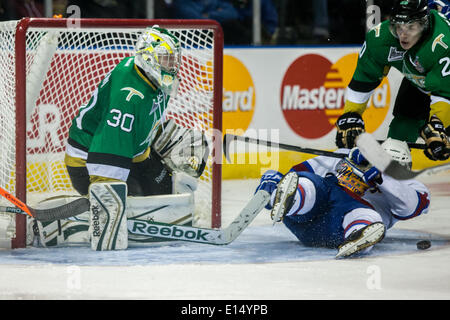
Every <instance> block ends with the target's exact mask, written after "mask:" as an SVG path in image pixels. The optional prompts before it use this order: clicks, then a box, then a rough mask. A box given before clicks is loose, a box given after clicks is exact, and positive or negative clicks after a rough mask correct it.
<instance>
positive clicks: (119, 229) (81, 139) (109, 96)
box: [29, 26, 209, 251]
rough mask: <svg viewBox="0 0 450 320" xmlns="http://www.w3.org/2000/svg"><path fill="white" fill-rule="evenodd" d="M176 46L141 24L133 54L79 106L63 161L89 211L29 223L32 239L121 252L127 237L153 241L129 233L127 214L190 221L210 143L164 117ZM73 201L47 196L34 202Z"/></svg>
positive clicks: (173, 75) (145, 218)
mask: <svg viewBox="0 0 450 320" xmlns="http://www.w3.org/2000/svg"><path fill="white" fill-rule="evenodd" d="M180 50H181V49H180V43H179V41H178V40H177V38H176V37H174V36H173V35H172V34H171V33H170V32H169V31H168V30H166V29H163V28H159V27H157V26H154V27H151V28H147V29H145V30H144V31H143V33H142V34H141V35H140V37H139V39H138V41H137V44H136V48H135V55H134V56H131V57H127V58H125V59H123V60H122V61H121V62H120V63H119V64H118V65H117V66H116V67H115V68H114V69H113V70H112V71H111V72H110V73H109V74H107V76H106V77H105V78H104V79H103V80H102V81H101V82H100V84H99V86H98V87H97V89H96V90H95V91H94V92H93V94H92V96H91V98H90V100H89V102H88V103H87V104H86V105H84V106H82V107H81V108H80V110H79V112H78V114H77V115H76V117H75V118H74V119H73V121H72V125H71V128H70V130H69V137H68V140H67V148H66V156H65V164H66V167H67V171H68V173H69V176H70V179H71V182H72V185H73V187H74V189H75V190H76V191H78V192H79V193H80V195H81V196H87V197H88V199H89V203H90V208H89V210H87V211H86V212H84V213H82V214H79V215H77V216H76V219H75V220H76V221H74V219H71V220H57V221H51V222H41V221H34V222H33V223H34V226H33V233H32V234H34V235H35V237H34V239H33V241H34V243H35V244H36V243H38V244H40V245H43V246H55V245H71V244H79V243H84V244H86V243H90V245H91V248H92V249H93V250H98V251H101V250H121V249H126V248H127V247H128V241H129V239H131V241H136V242H148V241H153V240H154V239H153V238H151V237H146V236H137V235H134V236H130V237H129V234H128V229H127V219H130V218H133V219H137V220H142V221H158V222H164V223H170V224H189V223H192V217H193V211H194V191H195V190H196V188H197V178H199V177H200V176H201V175H202V173H203V170H204V168H205V165H206V160H207V158H208V155H209V148H208V143H207V140H206V138H205V135H204V133H203V132H200V131H197V130H194V129H188V128H185V127H183V126H181V125H180V124H177V123H176V121H175V120H173V119H166V117H165V114H166V112H165V111H166V108H167V105H168V101H169V99H170V98H171V97H172V96H174V95H175V94H176V88H177V82H178V78H177V74H178V70H179V68H180V63H181V53H180ZM71 200H73V199H70V198H69V199H68V198H66V199H55V200H53V201H45V202H44V203H41V204H40V207H41V208H42V207H44V208H45V207H56V206H58V205H62V204H63V203H64V202H68V201H71ZM29 242H30V239H29Z"/></svg>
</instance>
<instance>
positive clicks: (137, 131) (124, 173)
mask: <svg viewBox="0 0 450 320" xmlns="http://www.w3.org/2000/svg"><path fill="white" fill-rule="evenodd" d="M168 100H169V96H167V95H165V94H164V93H163V92H162V91H161V90H158V89H157V88H156V87H155V86H154V85H153V84H152V83H151V82H150V81H149V80H148V79H147V78H146V77H145V76H144V75H143V74H142V73H141V72H140V70H139V69H138V68H137V67H136V66H135V64H134V57H129V58H125V59H124V60H122V61H121V62H120V63H119V64H118V65H117V66H116V67H115V68H114V69H113V70H112V71H111V72H110V73H109V74H108V75H107V76H106V77H105V78H104V79H103V80H102V81H101V83H100V84H99V86H98V87H97V89H96V90H95V91H94V93H93V95H92V97H91V99H90V100H89V102H88V103H87V105H85V106H83V107H81V108H80V110H79V112H78V114H77V116H76V117H75V118H74V119H73V121H72V125H71V128H70V130H69V139H68V146H67V155H68V156H69V157H72V158H75V159H77V158H78V159H82V160H85V161H86V162H85V164H86V167H87V168H88V171H89V175H90V176H100V177H107V178H113V179H118V180H122V181H126V180H127V177H128V173H129V169H130V167H131V164H132V162H133V161H137V159H140V158H142V160H144V158H145V157H144V155H146V154H148V148H149V146H150V144H151V142H152V139H153V134H154V132H155V131H156V130H155V128H156V127H157V126H158V125H159V123H160V120H161V118H162V116H163V114H164V110H165V108H166V106H167V103H168ZM66 162H67V161H66ZM83 162H84V161H82V163H83ZM78 166H80V165H78Z"/></svg>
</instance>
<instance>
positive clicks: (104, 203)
mask: <svg viewBox="0 0 450 320" xmlns="http://www.w3.org/2000/svg"><path fill="white" fill-rule="evenodd" d="M126 199H127V185H126V183H125V182H98V183H93V184H91V185H90V187H89V201H90V203H91V210H90V211H91V212H90V219H89V221H90V226H89V235H90V239H91V249H92V250H96V251H104V250H123V249H127V248H128V229H127V215H126Z"/></svg>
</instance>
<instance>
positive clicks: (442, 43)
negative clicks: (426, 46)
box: [431, 33, 450, 53]
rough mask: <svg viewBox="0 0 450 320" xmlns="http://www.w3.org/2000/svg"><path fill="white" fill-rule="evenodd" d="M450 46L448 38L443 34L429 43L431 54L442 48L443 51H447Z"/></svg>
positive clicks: (449, 37)
mask: <svg viewBox="0 0 450 320" xmlns="http://www.w3.org/2000/svg"><path fill="white" fill-rule="evenodd" d="M449 44H450V36H449V35H445V34H444V33H440V34H438V35H437V36H435V37H434V39H433V41H432V43H431V52H433V53H434V52H436V51H438V50H439V49H438V48H439V47H441V48H443V49H444V50H445V51H446V50H448V48H449Z"/></svg>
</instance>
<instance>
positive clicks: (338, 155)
mask: <svg viewBox="0 0 450 320" xmlns="http://www.w3.org/2000/svg"><path fill="white" fill-rule="evenodd" d="M233 141H243V142H246V143H255V144H258V145H264V146H267V147H274V148H277V149H283V150H289V151H296V152H302V153H309V154H314V155H317V156H326V157H332V158H341V159H342V158H345V157H346V156H347V155H346V154H343V153H335V152H333V151H325V150H319V149H312V148H303V147H299V146H293V145H290V144H285V143H278V142H272V141H265V140H262V139H257V138H250V137H243V136H238V135H234V134H230V133H226V134H225V135H224V137H223V152H224V154H225V157H226V159H227V160H228V162H231V160H230V156H229V154H230V153H229V148H230V144H231V143H232V142H233ZM378 142H379V143H382V142H383V141H378ZM408 147H409V148H414V149H425V147H426V144H423V143H412V142H408Z"/></svg>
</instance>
